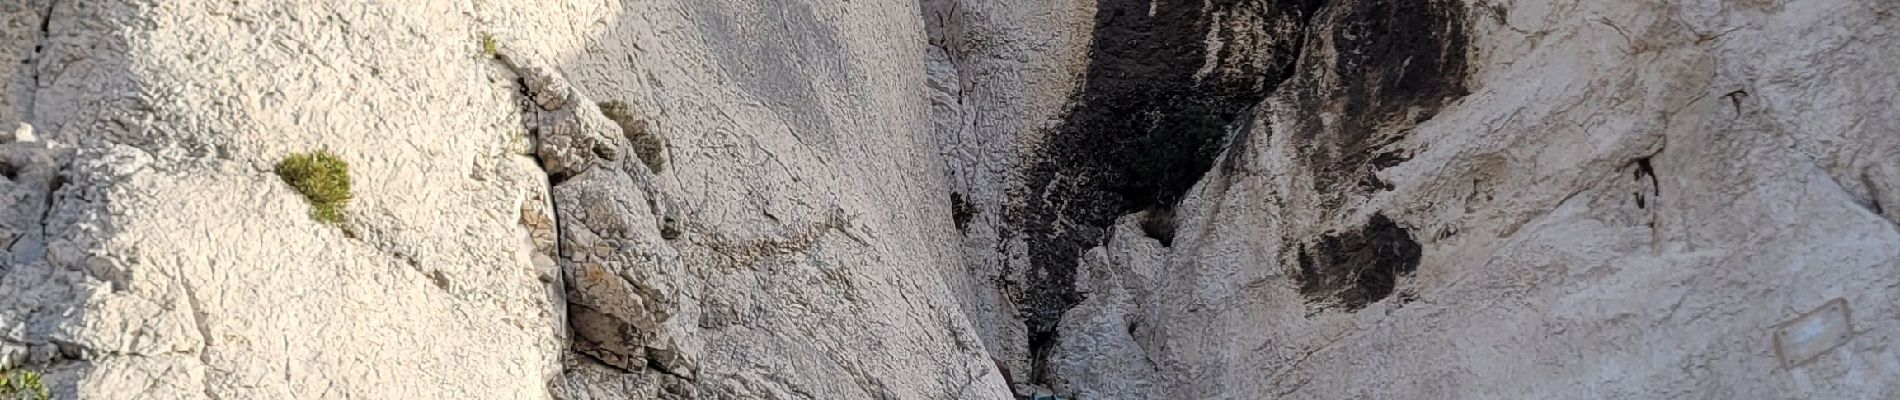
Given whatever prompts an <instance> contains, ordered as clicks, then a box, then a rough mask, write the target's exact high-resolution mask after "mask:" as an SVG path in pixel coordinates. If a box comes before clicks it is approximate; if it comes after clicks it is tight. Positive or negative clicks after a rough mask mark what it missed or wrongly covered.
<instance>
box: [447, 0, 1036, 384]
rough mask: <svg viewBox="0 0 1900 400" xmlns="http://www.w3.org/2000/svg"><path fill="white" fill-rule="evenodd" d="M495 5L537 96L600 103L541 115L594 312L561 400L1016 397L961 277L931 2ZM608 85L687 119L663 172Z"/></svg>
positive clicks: (632, 102)
mask: <svg viewBox="0 0 1900 400" xmlns="http://www.w3.org/2000/svg"><path fill="white" fill-rule="evenodd" d="M478 8H479V9H480V13H481V15H482V17H481V18H482V19H483V20H484V21H486V24H487V26H488V28H487V29H489V30H491V31H492V32H493V35H494V37H496V38H497V40H498V41H499V42H500V44H499V47H500V48H501V52H502V53H503V54H504V58H507V59H509V60H520V61H521V63H519V64H517V65H516V66H517V68H516V72H517V74H519V75H520V76H521V78H522V81H523V82H524V83H525V84H526V85H525V86H524V87H523V89H525V91H524V93H526V94H528V96H527V98H526V99H524V102H526V103H530V104H534V106H533V107H535V108H540V109H543V110H547V111H549V112H551V113H552V114H556V115H562V114H564V113H578V114H579V117H578V119H573V120H572V121H577V122H576V123H574V124H570V125H563V123H556V124H554V125H551V126H550V125H540V126H536V125H533V124H531V125H530V126H529V128H530V129H531V131H532V132H534V135H535V136H538V141H540V142H541V143H540V144H539V145H538V147H539V149H540V151H538V152H537V153H539V154H541V156H542V161H543V165H555V166H559V168H551V169H550V171H549V172H551V173H553V180H552V182H553V193H554V197H553V198H554V208H555V210H556V215H558V216H559V217H558V218H557V219H558V221H557V225H558V226H559V229H558V230H559V232H560V236H559V240H558V242H559V246H558V247H559V249H560V251H559V255H558V257H557V263H558V264H560V266H561V269H562V270H563V271H564V275H565V276H566V280H567V285H566V288H567V290H566V292H567V295H568V298H567V302H568V304H569V305H570V307H569V311H570V312H569V320H570V321H571V322H572V324H573V329H574V330H573V336H572V337H571V345H572V347H571V349H572V350H573V352H571V353H569V354H568V355H567V359H566V362H565V366H566V370H565V371H564V373H563V374H562V376H561V378H560V379H557V380H556V381H555V382H554V383H553V385H554V391H555V393H556V395H557V396H559V397H562V398H573V399H612V398H733V399H754V398H766V399H802V398H906V399H909V398H918V399H932V398H940V399H993V398H1004V397H1007V396H1008V392H1007V391H1006V389H1004V388H1003V385H1002V381H1003V380H1002V379H1001V377H1000V375H998V374H997V373H996V372H995V367H994V363H992V362H991V361H990V360H989V359H988V358H989V357H988V356H987V355H986V353H985V351H984V347H983V343H982V341H981V339H979V338H978V337H977V336H976V334H975V333H974V331H975V330H974V329H973V328H972V327H971V325H970V323H969V321H968V319H967V317H965V314H964V313H962V312H961V311H960V309H959V307H958V304H957V302H956V301H955V300H953V299H954V298H955V297H954V296H956V295H955V294H953V293H954V292H952V289H951V287H950V286H949V285H946V284H945V277H946V276H948V275H949V272H951V271H946V269H947V268H950V266H954V265H958V264H960V255H959V254H957V253H956V252H955V251H954V249H955V245H954V243H955V241H956V239H955V232H954V231H952V230H951V226H952V225H953V224H952V222H951V221H952V220H951V212H950V206H949V201H947V199H946V193H947V192H948V190H947V189H946V185H945V183H944V179H943V176H942V172H941V171H942V170H941V165H940V164H938V162H937V158H936V151H937V146H936V143H935V142H934V141H933V140H932V139H933V138H932V137H931V136H930V135H929V131H928V127H929V125H928V124H929V120H928V119H927V110H928V109H927V108H926V107H927V104H926V103H925V102H924V99H925V97H924V92H923V90H924V89H925V87H926V86H925V79H924V71H923V70H922V69H921V68H920V67H921V66H922V65H923V56H922V54H923V50H922V49H923V43H924V40H923V38H922V32H923V30H922V26H921V24H920V20H919V19H918V18H917V15H918V9H917V5H916V3H914V2H904V1H877V2H870V3H861V2H853V3H827V2H811V1H789V2H749V1H649V2H626V3H614V2H601V3H586V2H583V3H567V4H562V5H559V6H553V7H543V6H542V5H536V4H527V3H520V4H517V3H510V2H491V3H483V4H481V5H480V6H479V7H478ZM538 10H546V11H549V12H535V11H538ZM576 26H580V27H586V28H585V29H578V30H577V29H574V28H573V27H576ZM540 43H577V44H580V45H581V46H583V47H584V48H585V49H586V50H585V51H582V52H578V53H574V54H556V53H549V52H545V51H541V50H539V49H537V48H536V47H537V46H538V45H539V44H540ZM526 64H531V65H526ZM520 67H532V68H520ZM529 70H533V71H529ZM537 74H545V75H544V76H543V75H537ZM557 81H558V82H562V83H560V84H547V83H552V82H557ZM563 86H564V87H567V88H571V90H570V89H561V88H560V87H563ZM567 92H571V94H568V95H563V94H561V93H567ZM546 93H555V94H556V96H557V97H560V96H565V97H561V98H562V100H559V101H552V102H550V101H546V100H544V98H543V97H544V96H543V94H546ZM607 102H615V103H618V104H624V105H625V106H624V109H625V110H626V111H627V113H628V114H631V115H637V116H638V119H639V120H640V121H644V126H646V127H648V129H650V130H651V131H653V132H657V133H658V134H659V135H662V136H664V137H665V138H666V142H667V143H668V145H667V146H666V149H665V152H664V154H665V156H666V159H667V160H669V161H668V162H667V163H665V164H664V166H665V168H664V169H663V170H661V171H654V170H653V169H652V168H649V167H647V166H644V165H643V164H644V163H640V162H637V161H638V160H635V157H633V156H632V155H631V154H632V153H631V152H628V151H626V150H625V147H624V146H625V144H626V141H625V140H624V139H623V138H624V136H625V135H624V134H625V133H627V132H626V130H625V129H624V128H620V127H617V126H634V125H640V124H617V123H603V122H602V121H601V120H600V119H599V118H601V117H600V116H599V113H597V112H594V111H592V109H593V108H596V107H597V105H598V104H600V103H607ZM614 108H616V109H620V108H623V107H622V106H619V105H616V106H615V107H614ZM560 118H567V117H560ZM561 126H574V127H578V129H579V131H581V132H588V131H590V130H594V131H596V132H595V133H582V134H580V135H578V136H573V137H585V138H591V139H584V140H568V139H559V138H553V137H550V136H549V135H550V134H555V133H560V134H562V135H565V133H562V132H569V131H568V130H565V129H566V128H561V129H552V128H554V127H561ZM616 131H618V133H619V134H615V132H616ZM570 136H572V135H570ZM599 138H607V139H606V140H605V141H600V140H598V139H599ZM590 141H591V142H593V143H594V144H583V143H582V142H590ZM557 142H560V143H557ZM608 142H611V143H612V144H611V145H608V146H605V148H601V147H599V146H597V144H600V143H608ZM563 143H565V144H563ZM550 145H552V146H555V147H558V148H550V147H549V146H550ZM603 150H604V151H603ZM551 160H552V161H554V162H550V161H551ZM570 161H572V162H570ZM570 165H571V166H576V167H573V168H569V167H567V166H570Z"/></svg>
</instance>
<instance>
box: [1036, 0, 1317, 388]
mask: <svg viewBox="0 0 1900 400" xmlns="http://www.w3.org/2000/svg"><path fill="white" fill-rule="evenodd" d="M1319 5H1320V1H1319V0H1266V1H1262V0H1213V1H1211V2H1203V1H1201V0H1192V1H1190V0H1101V1H1100V2H1099V3H1098V5H1097V6H1098V11H1097V13H1096V21H1095V34H1094V42H1093V43H1092V44H1091V46H1090V54H1089V67H1088V71H1087V76H1086V78H1085V79H1084V80H1083V81H1084V82H1085V85H1084V86H1083V87H1082V89H1081V90H1080V91H1079V92H1078V93H1077V94H1076V95H1075V97H1074V99H1073V100H1072V101H1073V102H1072V104H1071V108H1070V109H1069V111H1068V114H1067V117H1066V118H1065V119H1064V121H1063V123H1062V124H1061V125H1059V126H1058V127H1056V128H1054V130H1053V131H1051V132H1049V133H1048V136H1047V138H1046V140H1045V142H1044V143H1043V144H1042V145H1041V147H1040V148H1038V149H1037V151H1036V154H1035V155H1034V156H1032V157H1031V158H1030V159H1029V160H1028V163H1027V165H1028V166H1029V167H1028V168H1027V171H1024V182H1025V183H1024V186H1023V187H1019V188H1017V189H1016V190H1015V191H1014V192H1012V193H1011V200H1010V202H1009V205H1008V207H1007V208H1006V210H1005V215H1004V224H1005V232H1004V235H1005V237H1011V236H1018V235H1020V236H1021V237H1023V238H1024V239H1025V240H1024V241H1025V243H1026V244H1027V245H1028V253H1029V254H1028V258H1029V266H1028V268H1030V270H1029V271H1025V272H1026V273H1025V274H1023V275H1024V276H1025V280H1026V282H1025V283H1026V286H1027V287H1025V288H1023V293H1022V298H1023V303H1022V304H1021V307H1022V309H1021V311H1022V312H1023V315H1025V316H1026V324H1027V325H1028V328H1029V331H1030V335H1031V336H1032V337H1046V336H1044V335H1047V334H1048V333H1050V332H1053V331H1054V330H1055V327H1056V323H1057V322H1058V321H1059V320H1060V319H1061V317H1062V313H1063V312H1065V311H1067V310H1068V309H1069V308H1070V307H1073V306H1074V305H1075V304H1077V303H1079V302H1081V300H1082V296H1081V295H1080V294H1078V293H1076V291H1075V288H1074V285H1075V282H1074V279H1075V278H1074V277H1075V268H1076V266H1077V261H1078V259H1079V258H1080V256H1081V254H1082V252H1084V251H1086V250H1087V249H1089V248H1090V247H1093V246H1095V245H1097V244H1098V243H1100V242H1101V240H1102V237H1103V232H1104V229H1105V228H1106V227H1107V226H1109V225H1110V224H1112V223H1113V222H1114V220H1115V218H1116V217H1117V216H1120V215H1123V214H1127V213H1130V212H1134V211H1139V210H1142V209H1146V208H1152V207H1165V206H1169V205H1172V204H1173V203H1175V202H1176V201H1177V200H1178V199H1179V198H1180V197H1181V196H1182V195H1183V194H1185V193H1186V192H1187V190H1188V189H1189V188H1190V187H1192V186H1193V185H1194V184H1195V183H1196V182H1197V181H1199V180H1200V177H1201V175H1202V174H1204V173H1205V172H1206V171H1207V170H1208V169H1209V168H1210V167H1212V166H1213V163H1214V160H1215V158H1216V156H1217V155H1218V154H1219V153H1220V151H1221V146H1222V145H1223V143H1222V138H1223V136H1225V134H1226V132H1227V130H1228V128H1229V126H1230V125H1231V124H1233V123H1234V122H1235V119H1236V117H1237V116H1239V115H1241V113H1242V111H1243V110H1247V109H1248V108H1249V107H1251V106H1253V105H1254V104H1256V103H1259V102H1260V101H1261V100H1262V99H1264V98H1265V97H1266V94H1267V93H1268V92H1269V91H1271V90H1273V89H1274V88H1275V87H1277V86H1278V85H1279V84H1280V82H1282V81H1284V80H1285V79H1286V78H1287V77H1289V76H1291V75H1292V71H1293V65H1294V61H1295V60H1296V59H1298V55H1299V44H1300V43H1301V42H1302V41H1303V39H1304V34H1303V32H1304V27H1305V26H1306V22H1307V21H1308V19H1309V18H1310V17H1311V16H1312V15H1314V14H1315V12H1316V11H1317V9H1318V7H1319ZM1151 7H1152V8H1151ZM1150 10H1153V14H1150ZM1210 32H1211V33H1213V35H1214V36H1215V37H1217V38H1218V39H1219V41H1220V43H1222V44H1221V45H1220V46H1219V47H1217V48H1216V50H1215V52H1214V53H1213V54H1209V52H1210V48H1209V46H1208V39H1209V34H1210ZM1210 59H1212V60H1213V62H1212V64H1211V65H1209V60H1210ZM1032 342H1045V341H1035V340H1032ZM1038 345H1039V343H1031V347H1032V349H1031V350H1032V351H1036V350H1038V349H1035V347H1038ZM1040 345H1042V346H1046V345H1048V343H1040Z"/></svg>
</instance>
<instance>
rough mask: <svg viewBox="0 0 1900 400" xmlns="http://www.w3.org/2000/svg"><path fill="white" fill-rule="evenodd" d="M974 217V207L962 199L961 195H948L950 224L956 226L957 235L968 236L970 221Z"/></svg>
mask: <svg viewBox="0 0 1900 400" xmlns="http://www.w3.org/2000/svg"><path fill="white" fill-rule="evenodd" d="M975 217H976V206H973V205H971V204H970V202H969V201H967V200H964V199H963V194H962V193H951V194H950V222H954V223H956V224H957V233H963V234H968V233H969V231H970V219H971V218H975Z"/></svg>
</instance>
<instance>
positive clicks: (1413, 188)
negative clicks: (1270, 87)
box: [1047, 0, 1900, 399]
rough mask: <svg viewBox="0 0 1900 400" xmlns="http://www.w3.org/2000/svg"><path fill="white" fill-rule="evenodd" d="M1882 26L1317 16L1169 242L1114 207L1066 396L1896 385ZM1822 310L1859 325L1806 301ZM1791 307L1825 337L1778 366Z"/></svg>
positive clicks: (1648, 13) (1453, 8)
mask: <svg viewBox="0 0 1900 400" xmlns="http://www.w3.org/2000/svg"><path fill="white" fill-rule="evenodd" d="M1895 12H1896V9H1895V8H1894V7H1892V6H1891V5H1884V4H1876V3H1867V2H1854V1H1834V0H1801V1H1762V2H1746V1H1745V2H1719V1H1694V0H1692V1H1680V2H1677V1H1636V2H1607V3H1606V2H1552V1H1488V2H1465V3H1459V2H1443V1H1417V2H1404V1H1382V0H1336V1H1328V2H1326V5H1325V6H1324V7H1323V8H1321V11H1320V13H1319V14H1318V15H1317V16H1316V20H1315V21H1313V23H1312V24H1311V25H1310V26H1309V27H1308V28H1307V29H1308V30H1307V31H1306V39H1305V44H1304V52H1303V53H1302V55H1301V59H1300V62H1299V66H1298V67H1297V68H1296V71H1295V75H1294V76H1293V77H1292V78H1290V79H1291V80H1290V81H1288V82H1287V83H1285V84H1283V85H1281V87H1280V88H1279V89H1278V90H1276V91H1275V92H1273V94H1272V95H1271V96H1269V97H1268V98H1266V100H1265V101H1264V102H1262V103H1261V104H1260V105H1259V106H1258V107H1257V108H1256V109H1255V110H1254V111H1253V113H1252V114H1251V115H1249V116H1247V117H1246V118H1244V119H1243V120H1240V121H1236V122H1235V125H1234V126H1235V127H1236V128H1237V129H1239V136H1238V137H1237V138H1236V139H1235V140H1234V142H1233V143H1232V144H1231V145H1229V146H1228V147H1227V148H1226V151H1225V153H1224V154H1223V155H1222V156H1221V158H1220V161H1219V163H1218V165H1217V166H1216V167H1215V168H1213V169H1212V170H1211V171H1210V172H1209V173H1208V174H1207V176H1205V177H1204V178H1203V179H1201V180H1200V181H1199V182H1198V184H1197V186H1195V188H1194V189H1193V190H1192V191H1191V192H1189V194H1188V195H1187V196H1186V198H1185V199H1184V200H1183V201H1182V202H1181V203H1180V205H1179V206H1178V208H1177V209H1176V210H1175V214H1176V216H1175V221H1174V222H1175V223H1176V224H1177V226H1176V229H1177V230H1176V232H1175V233H1174V235H1173V238H1172V239H1173V240H1172V243H1171V244H1168V243H1163V242H1162V241H1158V240H1151V239H1145V238H1143V237H1141V236H1139V235H1134V234H1129V233H1128V231H1130V230H1134V229H1135V228H1137V227H1138V225H1139V223H1140V221H1139V220H1140V218H1141V217H1140V216H1129V217H1125V218H1123V220H1122V222H1121V223H1120V224H1119V225H1117V226H1116V229H1114V230H1113V232H1114V234H1113V235H1110V238H1109V239H1108V240H1106V241H1105V244H1104V246H1103V247H1101V248H1097V249H1096V250H1093V252H1094V254H1101V256H1100V257H1093V258H1085V259H1084V262H1082V263H1081V264H1080V268H1081V269H1082V270H1083V271H1078V272H1077V275H1078V276H1083V277H1086V278H1087V280H1086V285H1087V287H1088V288H1089V289H1088V293H1087V300H1086V301H1084V302H1083V303H1082V304H1081V305H1080V306H1078V307H1076V308H1075V309H1072V310H1070V311H1068V313H1066V314H1065V316H1064V319H1063V322H1062V324H1063V325H1062V328H1061V331H1060V339H1059V340H1060V345H1059V346H1057V350H1056V353H1055V354H1054V355H1052V356H1051V357H1052V359H1051V361H1050V363H1051V364H1052V367H1051V368H1052V369H1053V372H1052V375H1051V376H1050V377H1049V378H1050V379H1049V380H1048V381H1047V383H1049V384H1052V385H1053V386H1054V387H1055V388H1056V389H1057V391H1058V392H1060V393H1065V394H1067V395H1071V396H1074V397H1075V398H1080V399H1120V398H1179V399H1198V398H1255V397H1291V398H1578V399H1582V398H1677V397H1688V398H1733V397H1748V398H1889V397H1893V396H1895V395H1900V379H1895V377H1896V376H1900V366H1896V365H1894V364H1893V363H1892V362H1891V361H1890V360H1894V359H1896V358H1897V357H1900V355H1897V354H1896V353H1895V350H1894V348H1893V347H1891V346H1888V345H1887V343H1889V342H1891V341H1893V340H1894V337H1895V329H1896V328H1900V320H1896V319H1895V318H1894V317H1893V316H1894V315H1895V310H1894V306H1895V305H1896V304H1900V303H1896V301H1895V298H1894V297H1893V296H1894V294H1895V292H1894V291H1893V290H1892V289H1893V287H1895V285H1900V230H1897V229H1896V228H1897V225H1896V224H1895V223H1894V220H1893V219H1892V218H1891V215H1892V214H1891V213H1890V212H1888V211H1887V210H1889V209H1891V208H1892V206H1891V205H1889V204H1891V202H1888V201H1885V200H1882V199H1883V198H1884V197H1882V196H1886V195H1884V194H1882V193H1889V191H1890V189H1884V188H1886V187H1891V186H1893V185H1896V184H1900V182H1896V181H1893V180H1892V179H1893V178H1892V175H1888V173H1887V172H1884V171H1888V170H1890V169H1891V168H1892V167H1890V165H1892V164H1893V163H1894V162H1895V160H1897V159H1900V158H1896V157H1895V154H1896V153H1895V152H1896V151H1897V150H1900V134H1896V132H1900V125H1897V124H1900V123H1897V122H1896V119H1895V117H1896V116H1900V115H1896V114H1895V113H1894V110H1893V109H1892V108H1891V107H1888V106H1886V105H1885V104H1888V103H1889V102H1890V101H1892V99H1893V96H1894V93H1896V92H1895V89H1897V88H1900V87H1896V85H1900V70H1895V69H1894V68H1892V67H1891V66H1890V65H1889V64H1890V62H1888V61H1892V60H1900V48H1896V47H1893V46H1884V45H1880V44H1877V43H1884V42H1887V41H1890V40H1891V39H1892V38H1893V37H1894V36H1893V35H1894V34H1895V28H1896V27H1900V20H1896V19H1895V18H1894V13H1895ZM1876 60H1885V61H1876ZM1883 215H1885V217H1883ZM1078 285H1083V282H1078ZM1836 299H1842V300H1844V304H1845V305H1846V309H1847V310H1851V312H1847V313H1844V314H1825V312H1826V310H1825V308H1826V307H1828V304H1830V302H1831V301H1833V300H1836ZM1812 310H1821V311H1822V312H1823V314H1816V315H1838V316H1839V317H1840V318H1839V319H1834V320H1832V321H1831V322H1827V324H1841V323H1845V324H1846V325H1834V326H1837V327H1840V328H1841V329H1847V330H1846V331H1845V332H1849V333H1847V334H1846V336H1845V343H1844V344H1840V345H1839V347H1829V348H1825V349H1824V350H1821V351H1820V352H1819V353H1818V354H1817V355H1814V356H1813V357H1812V358H1811V359H1806V360H1804V359H1799V358H1794V359H1791V357H1796V354H1798V353H1797V351H1798V350H1799V349H1794V348H1790V347H1788V346H1784V344H1783V343H1779V342H1778V341H1779V340H1783V339H1786V338H1785V337H1784V335H1801V334H1804V333H1793V334H1778V333H1777V332H1778V330H1780V329H1782V327H1783V326H1784V325H1782V324H1783V323H1784V322H1785V321H1791V320H1795V319H1796V318H1797V317H1800V316H1803V315H1806V314H1808V313H1810V311H1812ZM1803 321H1814V320H1803ZM1812 326H1823V325H1812ZM1849 326H1851V328H1850V327H1849ZM1829 329H1834V328H1829ZM1817 331H1819V330H1817ZM1810 333H1812V332H1810ZM1826 343H1832V342H1826Z"/></svg>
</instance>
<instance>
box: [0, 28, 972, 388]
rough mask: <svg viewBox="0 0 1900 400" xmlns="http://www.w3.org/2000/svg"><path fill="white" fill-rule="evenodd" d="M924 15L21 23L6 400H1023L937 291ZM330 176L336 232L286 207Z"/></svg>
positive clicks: (3, 355)
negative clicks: (311, 166) (298, 188)
mask: <svg viewBox="0 0 1900 400" xmlns="http://www.w3.org/2000/svg"><path fill="white" fill-rule="evenodd" d="M919 15H921V12H920V10H919V9H918V5H917V4H916V3H914V2H907V1H883V2H873V3H854V4H821V3H817V2H812V3H807V2H772V3H755V2H741V1H720V2H707V1H627V2H620V1H598V2H570V3H563V4H560V5H549V4H540V3H533V2H505V1H476V2H467V1H423V2H307V3H304V2H297V3H291V2H283V3H255V4H241V3H231V2H210V1H173V2H162V3H158V4H152V3H150V2H124V1H96V2H80V1H26V0H9V1H6V2H3V3H0V17H3V18H4V19H0V26H4V27H7V29H5V30H4V31H3V32H4V34H3V35H4V36H0V39H4V40H0V57H5V58H6V62H4V63H0V65H4V66H3V67H0V78H4V79H0V93H3V94H5V96H4V97H0V100H4V101H0V119H4V123H5V124H6V129H7V133H9V134H10V135H8V137H7V138H6V139H5V140H0V142H4V144H0V146H4V150H5V152H4V154H5V155H6V158H5V159H4V163H0V167H4V168H0V172H6V174H5V178H6V179H5V181H4V184H3V185H0V190H4V192H3V193H4V194H5V196H4V197H0V199H4V200H0V201H4V202H5V203H4V205H5V206H6V207H5V210H6V213H5V215H4V217H5V219H4V220H0V233H4V234H5V235H6V236H5V237H4V238H0V239H5V241H4V243H6V244H8V245H7V246H6V247H5V249H6V250H5V252H4V253H0V256H4V258H5V259H7V260H8V262H7V263H6V264H5V268H3V269H0V370H8V369H14V368H21V369H26V370H32V371H41V372H45V373H46V376H47V381H48V382H49V383H50V385H51V386H52V388H53V391H54V393H55V395H56V397H60V398H74V397H77V398H221V399H231V398H272V399H275V398H457V399H463V398H546V397H560V398H576V399H581V398H733V399H741V398H744V399H751V398H972V399H974V398H984V399H990V398H1002V397H1007V396H1008V394H1007V391H1006V389H1004V388H1003V382H1004V380H1003V379H1002V378H1001V375H1000V374H998V373H997V372H996V368H995V364H994V363H993V362H992V361H991V360H988V357H986V356H984V355H983V354H985V351H984V349H983V344H982V340H981V339H979V338H978V337H977V336H976V334H975V332H976V330H975V329H973V328H972V327H971V325H970V323H969V322H968V320H967V319H966V318H965V317H964V313H963V312H961V310H960V309H959V306H958V303H957V302H956V301H955V299H956V298H957V297H958V296H954V295H951V294H950V293H951V290H952V289H951V286H949V285H946V283H945V282H946V280H947V279H948V278H949V277H951V276H954V275H955V274H952V273H951V272H954V270H949V269H945V268H943V266H951V265H957V264H959V261H958V260H959V259H960V257H961V255H960V254H959V253H957V252H955V251H954V248H955V247H954V245H953V244H952V243H953V242H952V239H951V238H953V237H954V236H953V235H954V233H953V231H952V230H951V226H952V224H951V223H950V220H951V217H950V216H951V213H950V202H949V199H948V193H949V191H948V190H947V189H946V184H945V180H944V178H943V172H942V167H941V164H940V163H939V161H938V158H937V157H936V150H937V148H938V147H937V145H936V143H935V141H934V139H935V138H934V136H932V135H931V134H930V130H929V129H928V124H929V121H930V120H929V119H928V118H929V114H928V108H927V107H928V106H927V103H926V101H925V99H924V98H923V96H921V95H920V94H921V93H923V88H924V87H925V76H926V75H925V71H924V70H923V68H922V65H923V59H924V57H925V51H924V47H925V41H924V39H923V31H924V30H923V28H922V21H921V19H919V18H918V16H919ZM14 27H29V28H32V29H14ZM42 27H44V29H41V28H42ZM21 61H24V62H21ZM16 122H19V123H24V124H25V125H19V126H25V127H29V128H25V129H23V130H21V131H20V132H21V133H18V134H13V132H14V128H13V127H14V126H16V125H15V123H16ZM661 138H663V140H662V139H661ZM319 149H327V150H329V151H331V152H333V153H336V154H338V155H339V156H341V157H342V158H343V159H344V160H345V161H347V162H349V164H350V170H349V174H350V176H351V177H352V178H353V180H354V181H355V182H354V183H355V190H354V195H355V199H354V200H353V201H352V202H351V203H350V204H349V205H348V207H347V209H346V211H345V213H344V215H345V218H344V221H343V222H342V223H340V224H338V225H336V226H331V225H325V224H322V223H319V222H316V221H314V220H312V218H311V217H310V208H309V207H310V206H309V205H308V204H307V203H306V202H305V201H304V199H303V198H302V197H300V196H299V195H298V193H297V192H295V191H294V190H291V188H290V187H289V186H288V185H285V184H284V183H283V182H282V181H281V180H280V179H279V178H278V177H277V176H275V175H274V174H272V172H271V170H272V165H273V164H274V163H276V162H277V161H278V160H280V159H282V158H283V157H284V156H285V155H287V154H290V153H298V152H309V151H315V150H319ZM656 150H657V151H656Z"/></svg>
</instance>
